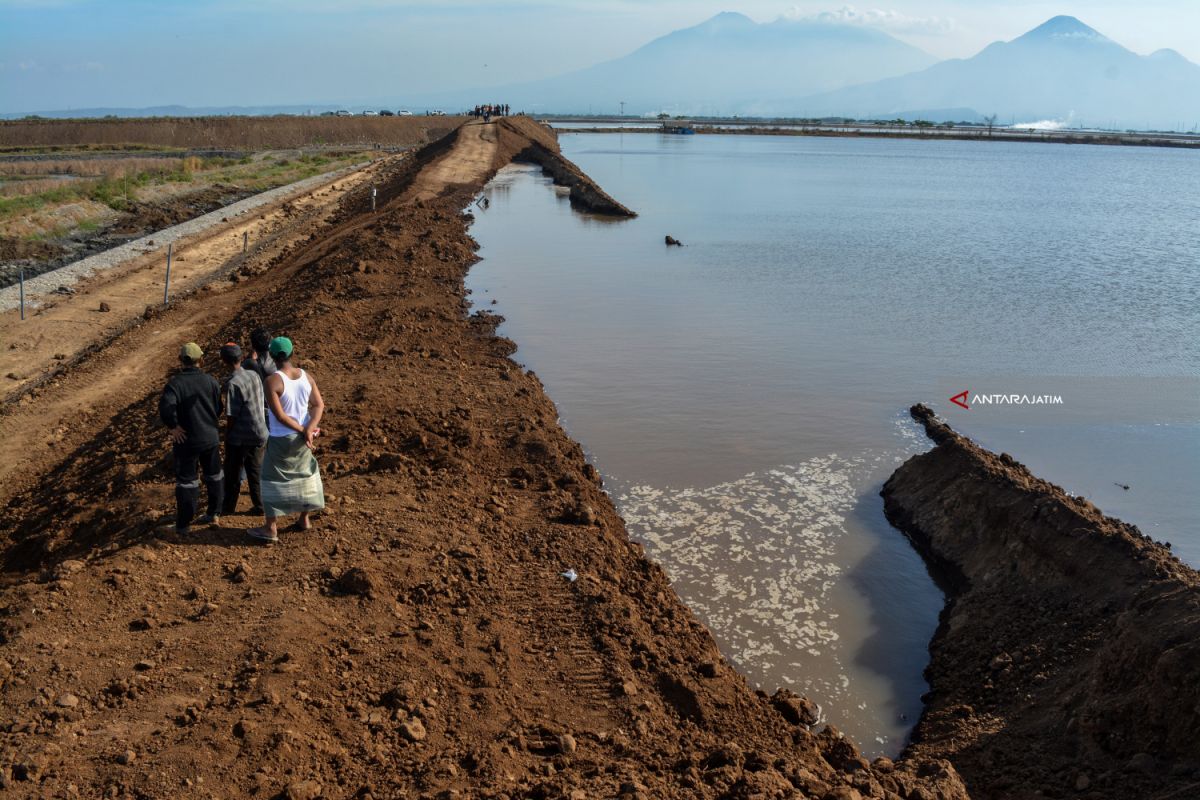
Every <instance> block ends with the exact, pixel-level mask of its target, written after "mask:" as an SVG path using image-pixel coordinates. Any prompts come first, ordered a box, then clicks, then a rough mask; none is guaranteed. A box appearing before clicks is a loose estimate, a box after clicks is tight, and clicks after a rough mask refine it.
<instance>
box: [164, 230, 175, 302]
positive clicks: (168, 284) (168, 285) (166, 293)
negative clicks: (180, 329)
mask: <svg viewBox="0 0 1200 800" xmlns="http://www.w3.org/2000/svg"><path fill="white" fill-rule="evenodd" d="M173 247H174V243H171V244H168V245H167V282H166V283H164V284H163V305H164V306H165V305H166V304H167V303H168V302H169V298H170V296H171V249H172V248H173Z"/></svg>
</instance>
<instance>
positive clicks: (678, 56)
mask: <svg viewBox="0 0 1200 800" xmlns="http://www.w3.org/2000/svg"><path fill="white" fill-rule="evenodd" d="M469 94H470V93H468V95H469ZM474 96H476V97H478V96H480V93H475V94H474ZM482 96H486V97H491V96H497V97H504V98H506V99H507V102H509V103H511V104H512V105H513V106H514V107H519V108H523V109H527V110H530V111H533V112H536V113H546V112H558V113H573V112H603V113H613V112H615V111H617V110H618V108H619V106H620V103H621V101H624V110H625V112H626V113H633V114H645V113H654V112H659V111H666V112H668V113H672V114H684V115H696V116H699V115H710V114H725V115H733V114H740V115H744V116H805V117H824V116H846V117H853V118H856V119H871V118H891V117H896V116H901V115H903V116H905V117H907V118H909V119H911V118H913V117H923V118H925V119H930V120H932V121H935V122H940V121H945V120H952V121H958V120H963V119H967V120H972V121H974V120H979V119H981V118H983V117H985V116H990V115H993V114H994V115H996V116H997V117H998V119H999V120H1000V121H1002V122H1004V123H1010V122H1015V123H1021V122H1035V121H1047V120H1056V121H1059V122H1060V123H1065V124H1072V125H1088V126H1104V127H1117V128H1126V127H1131V128H1139V129H1168V130H1189V129H1194V128H1195V127H1196V126H1197V124H1198V123H1200V66H1197V65H1196V64H1194V63H1192V62H1190V61H1188V60H1187V59H1186V58H1184V57H1183V56H1182V55H1180V54H1179V53H1177V52H1175V51H1174V50H1159V51H1157V52H1155V53H1152V54H1150V55H1147V56H1142V55H1138V54H1137V53H1134V52H1132V51H1130V50H1128V49H1126V48H1125V47H1122V46H1121V45H1120V44H1117V43H1116V42H1114V41H1113V40H1111V39H1109V38H1107V37H1106V36H1103V35H1102V34H1100V33H1099V32H1097V31H1096V30H1094V29H1093V28H1090V27H1089V26H1087V25H1085V24H1084V23H1082V22H1080V21H1079V20H1078V19H1076V18H1074V17H1069V16H1058V17H1054V18H1052V19H1050V20H1048V21H1047V22H1045V23H1043V24H1042V25H1039V26H1038V27H1037V28H1034V29H1033V30H1031V31H1029V32H1028V33H1026V34H1024V35H1023V36H1020V37H1018V38H1016V39H1014V40H1012V41H1010V42H995V43H993V44H990V45H988V46H987V47H986V48H984V49H983V50H982V51H980V52H979V53H978V54H977V55H975V56H973V57H971V58H966V59H950V60H947V61H941V62H938V61H937V60H936V59H935V58H934V57H933V56H931V55H929V54H928V53H925V52H923V51H921V50H919V49H917V48H915V47H912V46H911V45H908V44H905V43H904V42H901V41H899V40H898V39H896V38H894V37H892V36H889V35H888V34H886V33H884V32H882V31H879V30H876V29H872V28H868V27H864V26H861V25H851V24H839V23H832V22H823V21H803V20H789V19H780V20H777V21H775V22H770V23H762V24H760V23H756V22H754V21H753V20H751V19H750V18H748V17H746V16H744V15H742V14H736V13H730V12H726V13H723V14H718V15H717V16H715V17H713V18H712V19H710V20H708V21H706V22H704V23H701V24H700V25H696V26H694V27H691V28H685V29H683V30H679V31H675V32H674V33H671V34H668V35H666V36H663V37H660V38H658V39H655V40H654V41H652V42H650V43H649V44H646V45H645V46H643V47H641V48H639V49H638V50H635V51H634V52H632V53H630V54H629V55H627V56H625V57H623V58H619V59H616V60H613V61H608V62H605V63H603V64H598V65H596V66H594V67H590V68H588V69H584V70H580V71H577V72H572V73H569V74H566V75H562V76H559V77H555V78H550V79H546V80H541V81H534V82H530V83H523V84H515V85H509V86H504V87H500V88H498V89H492V90H488V91H486V92H483V93H482ZM455 99H457V98H455Z"/></svg>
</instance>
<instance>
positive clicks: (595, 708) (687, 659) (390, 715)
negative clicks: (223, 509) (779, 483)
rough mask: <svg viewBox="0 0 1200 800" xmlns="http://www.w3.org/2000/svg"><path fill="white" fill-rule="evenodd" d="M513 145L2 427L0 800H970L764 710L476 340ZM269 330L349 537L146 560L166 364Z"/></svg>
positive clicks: (417, 162) (164, 542)
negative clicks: (56, 799)
mask: <svg viewBox="0 0 1200 800" xmlns="http://www.w3.org/2000/svg"><path fill="white" fill-rule="evenodd" d="M497 132H498V133H499V134H500V136H499V137H498V139H497V142H498V144H494V143H493V142H492V141H491V140H490V139H489V134H488V133H487V131H486V130H479V129H477V128H476V127H468V128H467V129H466V130H464V131H463V133H462V134H461V136H458V137H451V138H449V139H447V140H445V141H443V142H439V143H437V144H435V145H432V146H431V147H429V148H427V149H426V150H425V151H423V153H422V154H421V155H420V156H418V157H417V158H415V159H413V160H412V161H411V162H403V163H400V164H397V165H395V166H394V168H393V170H392V172H391V173H390V174H388V175H386V176H382V178H381V182H382V186H383V189H382V190H381V192H380V195H381V198H382V199H383V206H382V208H381V209H380V211H379V213H377V214H370V213H369V212H368V211H367V209H368V208H369V201H367V199H366V197H365V195H364V194H363V193H362V192H358V193H356V194H352V195H351V196H350V197H348V198H346V199H344V200H343V202H342V203H341V207H340V209H339V211H337V212H336V213H334V214H331V215H330V220H331V221H330V222H329V223H327V224H324V225H322V224H320V223H319V222H314V223H313V224H312V225H311V226H307V227H303V230H302V232H306V233H309V234H311V235H310V237H309V239H308V240H306V241H304V242H302V243H297V244H296V245H294V246H293V247H292V248H291V249H290V250H288V251H283V252H281V253H280V255H279V256H277V257H276V258H275V259H274V263H272V264H270V265H269V266H268V267H267V268H266V269H265V270H264V271H262V272H261V273H258V274H254V275H249V276H247V277H246V278H245V280H241V281H238V282H237V283H233V284H231V285H230V286H229V287H228V289H226V290H225V291H222V292H220V293H216V294H203V293H200V294H197V295H195V296H193V297H191V298H188V299H185V300H182V301H181V302H180V303H178V304H175V305H173V306H172V307H171V308H169V309H167V310H166V311H165V312H163V313H162V314H160V315H156V316H153V317H152V318H151V319H149V320H146V321H144V322H143V323H142V324H141V325H139V326H138V327H136V328H133V329H131V330H130V331H128V332H126V333H123V334H120V335H118V336H117V337H115V338H114V339H113V340H112V341H111V342H109V343H108V344H107V345H105V346H104V347H103V348H102V349H99V350H98V351H96V352H94V353H93V354H92V355H90V356H89V357H88V358H87V359H86V360H85V361H83V362H81V363H80V364H79V365H78V366H76V367H74V368H72V369H70V370H68V371H66V372H65V373H64V374H63V375H62V376H61V377H60V378H58V379H56V380H55V381H53V382H51V383H49V384H48V385H46V386H44V387H43V388H41V389H39V390H38V392H37V393H36V395H31V396H29V397H28V398H27V399H24V400H22V401H21V402H20V403H17V404H15V405H13V404H9V405H8V407H7V409H6V413H5V415H4V416H3V417H2V418H0V448H2V450H0V462H8V461H9V460H16V461H17V462H18V463H19V465H20V466H19V468H18V469H15V470H12V471H10V472H9V474H8V476H7V477H6V478H5V479H4V481H3V484H2V485H0V502H3V504H4V505H3V507H2V512H3V513H0V568H2V570H3V571H2V573H0V611H2V614H0V708H2V709H3V712H4V713H3V718H4V723H3V725H2V726H0V784H2V785H3V786H4V787H6V789H7V793H8V796H13V797H48V796H75V795H77V796H81V797H100V796H116V797H120V796H127V797H155V798H158V797H163V798H166V797H171V798H176V797H204V798H224V797H264V798H268V797H284V798H298V797H310V798H311V797H317V796H320V797H323V798H351V797H355V798H367V797H372V798H384V797H387V798H392V797H395V798H400V797H429V798H433V797H456V796H457V797H492V798H516V797H521V798H528V797H537V798H559V797H564V798H567V797H569V798H591V797H626V798H647V799H648V798H662V797H667V798H672V797H678V798H685V797H686V798H694V797H701V798H716V797H727V798H752V797H753V798H784V797H811V798H822V799H823V800H839V799H840V800H847V799H849V800H853V798H859V797H876V798H893V799H894V798H930V797H939V798H948V799H949V800H958V799H959V798H965V797H966V793H965V791H964V790H963V788H962V786H961V784H960V782H959V781H958V778H957V777H956V775H955V773H954V772H953V770H952V769H951V768H950V767H949V766H948V765H947V764H946V763H944V762H941V761H938V760H926V761H922V762H920V763H916V762H913V763H903V764H900V765H893V764H891V763H890V762H888V761H886V760H880V761H878V762H876V763H875V764H874V765H868V764H867V763H866V762H865V761H863V760H862V759H861V758H860V757H859V756H858V754H857V752H856V751H855V749H854V748H853V746H852V745H851V744H850V743H848V742H846V741H844V740H842V739H841V738H840V736H839V735H838V734H837V733H836V732H835V731H832V730H828V731H825V732H822V733H818V732H815V731H810V730H809V729H808V727H807V726H806V724H805V721H806V719H808V716H807V714H808V711H809V709H808V708H807V707H806V705H805V703H804V702H803V701H802V700H800V699H798V698H792V697H790V696H787V695H778V696H776V697H774V698H773V699H772V698H768V697H766V696H765V695H759V694H756V693H755V692H753V691H752V690H751V689H750V688H749V687H748V686H747V684H746V682H745V680H744V679H743V678H742V677H741V676H740V675H739V674H738V673H737V672H736V671H735V670H734V669H733V668H731V667H730V666H729V665H728V664H726V663H725V662H724V661H723V659H722V658H721V656H720V653H719V652H718V650H717V647H716V645H715V644H714V642H713V640H712V638H711V636H710V635H709V634H708V632H707V631H706V630H705V629H704V627H703V626H702V625H700V624H699V623H698V622H697V621H696V619H695V618H694V617H693V616H692V614H691V613H690V612H689V611H688V610H687V608H685V607H684V606H683V605H682V604H681V603H680V601H679V600H678V598H677V597H676V596H675V594H674V592H673V591H672V589H671V587H670V584H669V582H668V580H667V578H666V576H665V575H664V574H663V572H662V570H661V569H660V568H659V567H657V566H656V565H655V564H653V563H651V562H649V561H648V560H646V559H645V557H644V556H643V554H642V551H641V548H640V547H639V546H637V545H635V544H632V543H631V542H630V541H629V539H628V537H627V535H626V532H625V530H624V526H623V524H622V522H621V520H620V518H619V517H618V516H617V515H616V513H615V511H614V510H613V507H612V504H611V502H610V501H609V499H608V497H607V495H605V494H604V492H603V490H602V488H601V486H600V481H599V477H598V476H597V474H596V471H595V470H594V469H593V468H592V467H591V466H590V465H589V464H588V463H587V462H586V460H585V458H584V455H583V452H582V450H581V448H580V447H579V445H578V444H576V443H575V442H572V441H571V440H570V439H569V438H568V437H567V436H566V435H565V434H564V432H563V431H562V429H561V428H560V427H559V426H558V424H557V421H556V420H557V412H556V410H555V408H554V405H553V404H552V403H551V402H550V400H549V399H548V398H547V397H546V395H545V393H544V392H543V390H542V387H541V385H540V384H539V382H538V381H537V379H536V377H535V376H533V375H532V374H529V373H525V372H523V371H522V370H521V369H520V368H519V367H518V366H517V365H516V364H514V363H513V362H512V361H511V360H510V359H509V358H508V356H509V354H511V353H512V352H513V350H514V345H513V344H512V343H511V342H509V341H507V340H504V339H501V338H497V337H496V336H495V335H494V326H495V324H496V319H495V318H494V317H490V316H488V315H487V314H484V313H479V314H473V315H468V313H467V312H468V311H469V309H468V307H467V304H466V301H465V295H464V287H463V277H464V275H465V274H466V271H467V269H468V268H469V266H470V264H471V263H472V262H473V260H474V258H475V256H474V250H473V242H472V240H471V239H470V237H469V235H468V230H467V226H468V224H469V218H468V217H467V216H465V215H464V214H463V213H462V209H463V208H464V207H465V205H466V203H468V202H469V200H470V199H471V197H472V195H473V193H474V192H476V191H477V190H478V189H479V188H480V186H481V183H482V181H484V180H486V179H487V178H488V177H490V175H491V174H493V173H494V171H495V170H496V169H498V168H499V167H500V166H501V165H503V164H504V163H507V161H508V159H510V158H512V157H513V156H514V155H515V154H516V153H517V152H518V151H520V150H522V149H524V148H526V147H528V146H529V145H530V142H534V141H536V142H538V143H539V145H540V146H542V147H546V148H553V147H556V145H555V143H554V140H553V136H552V135H551V134H549V133H548V132H547V131H545V130H544V129H542V128H540V127H538V126H536V125H534V124H533V123H532V122H530V121H528V120H519V119H517V120H503V121H501V123H500V124H499V126H498V128H497ZM460 148H461V149H460ZM486 152H491V153H492V156H491V161H490V162H489V163H488V165H487V167H486V169H483V170H482V172H480V165H481V164H482V163H483V155H482V154H483V153H486ZM427 170H437V171H438V173H437V174H439V175H442V176H443V178H441V179H442V180H444V179H449V180H451V181H452V182H453V183H455V184H459V183H460V181H461V184H460V185H458V186H457V188H455V187H454V186H453V185H452V186H451V187H450V190H449V191H442V190H439V189H438V188H437V183H436V182H435V181H433V180H432V179H429V177H428V175H429V174H430V173H428V172H427ZM422 176H424V177H422ZM445 176H451V177H450V178H446V177H445ZM414 192H415V195H414V194H413V193H414ZM429 192H432V195H430V194H428V193H429ZM259 324H264V325H267V326H269V327H271V328H272V329H274V330H276V331H279V332H283V333H286V334H287V335H289V336H290V337H291V338H292V339H293V340H294V341H295V342H296V345H297V353H298V356H299V359H300V363H301V364H302V365H303V366H304V367H305V368H306V369H309V370H311V371H312V373H313V374H314V376H316V377H317V378H318V380H319V381H320V383H321V386H322V389H323V393H324V394H325V397H326V402H327V404H328V409H327V415H326V421H325V423H324V424H323V428H324V429H325V432H326V435H325V436H324V437H323V438H322V439H321V445H320V448H319V451H318V457H319V460H320V462H321V465H322V469H323V473H324V476H325V486H326V497H327V499H328V501H329V508H328V509H327V510H326V512H325V513H324V514H322V515H320V517H319V519H318V523H317V525H316V526H315V527H314V529H313V530H312V531H310V532H307V533H298V532H288V533H285V534H284V538H283V542H282V543H281V544H280V545H279V546H277V547H274V548H263V547H260V546H255V545H252V544H249V543H248V541H247V539H246V537H245V536H244V531H245V529H246V528H247V527H248V526H250V525H252V524H255V523H256V522H257V520H254V519H252V518H250V517H248V516H246V515H242V514H238V515H233V516H230V517H227V518H225V519H223V520H222V523H221V526H220V527H219V528H214V529H207V530H196V531H195V532H194V533H193V534H191V535H189V536H187V537H182V538H179V537H176V536H175V535H174V534H173V533H170V534H166V535H161V534H156V532H155V523H156V522H157V521H158V520H159V519H162V518H167V519H169V514H170V510H171V506H172V501H171V482H170V478H169V471H168V468H169V459H168V457H167V449H166V445H165V440H164V434H163V430H162V428H161V427H160V426H159V425H158V424H157V422H156V421H155V419H154V409H155V403H156V398H157V393H158V391H159V388H160V387H161V385H162V382H163V381H164V380H165V378H166V376H167V375H168V374H169V373H170V370H171V369H172V364H173V362H174V359H175V353H176V352H177V348H178V345H179V343H181V342H182V341H186V340H188V339H194V340H196V341H198V342H200V343H202V344H203V346H204V347H205V348H206V349H207V352H208V353H210V354H212V353H214V352H215V350H216V347H217V346H218V345H219V344H220V343H221V342H223V341H225V340H226V339H229V338H236V339H241V340H243V341H244V339H245V334H246V332H247V331H248V330H249V329H250V328H251V327H254V326H255V325H259ZM205 366H206V367H208V368H209V369H214V368H215V364H214V362H213V360H212V358H211V355H210V357H209V359H208V360H207V363H206V365H205ZM52 418H57V419H61V420H62V423H61V424H60V425H58V426H57V428H56V429H54V430H53V436H54V437H55V439H56V441H55V444H54V446H53V447H52V448H48V449H46V450H36V451H31V450H30V449H29V443H30V442H32V441H33V440H34V438H36V437H35V436H33V435H25V434H22V433H21V431H22V429H24V428H25V427H26V426H31V427H34V428H35V429H38V430H40V431H41V432H42V433H50V432H51V431H50V430H49V429H48V427H47V426H46V425H45V424H43V423H41V420H44V419H52ZM21 436H25V438H23V439H22V438H20V437H21ZM242 502H243V506H242V507H243V508H245V507H246V505H245V504H246V500H245V498H243V501H242ZM568 570H571V571H572V573H568V575H570V574H573V575H575V576H577V577H575V578H574V579H571V578H570V577H568V576H564V574H563V573H565V572H567V571H568ZM918 773H919V774H918Z"/></svg>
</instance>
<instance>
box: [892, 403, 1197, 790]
mask: <svg viewBox="0 0 1200 800" xmlns="http://www.w3.org/2000/svg"><path fill="white" fill-rule="evenodd" d="M913 416H914V417H916V418H917V419H918V420H920V421H921V422H923V423H924V424H925V426H926V430H927V431H928V432H929V435H930V437H931V438H932V439H933V440H934V441H935V442H936V443H937V446H936V447H934V449H933V450H932V451H930V452H928V453H925V454H923V455H919V456H916V457H914V458H912V459H910V460H909V461H908V462H907V463H905V464H904V465H902V466H901V467H900V468H899V469H898V470H897V471H896V473H895V474H894V475H893V476H892V478H891V479H890V480H889V481H888V482H887V484H886V485H885V486H884V489H883V496H884V501H885V511H886V513H887V515H888V518H889V519H890V520H892V522H893V524H895V525H896V526H897V527H899V528H900V529H901V530H903V531H905V532H906V533H907V534H908V536H909V537H910V539H911V540H912V541H913V543H914V545H916V547H917V549H918V550H919V551H920V552H921V554H922V555H923V556H924V557H925V559H926V560H927V562H928V563H929V564H930V566H931V568H932V570H933V572H934V574H935V577H937V578H938V579H939V582H940V583H941V584H942V586H943V587H944V588H945V590H946V592H947V594H948V599H949V604H948V605H947V607H946V610H945V611H944V612H943V614H942V619H941V625H940V627H939V630H938V632H937V635H936V636H935V638H934V641H933V643H932V644H931V646H930V650H931V653H932V661H931V663H930V666H929V668H928V671H927V678H928V679H929V682H930V687H931V691H930V693H929V695H928V696H927V698H926V700H927V706H926V711H925V714H924V715H923V716H922V718H921V721H920V723H919V725H918V726H917V729H916V731H915V734H914V744H913V745H912V746H911V747H910V748H909V750H908V755H909V756H910V757H915V758H922V757H927V756H929V755H932V754H937V755H938V756H939V757H946V758H950V759H951V761H953V763H954V765H955V767H956V768H957V769H958V770H959V772H960V773H961V774H962V776H963V779H964V780H965V781H966V783H967V786H968V788H969V789H970V791H971V796H972V797H976V798H1026V797H1038V796H1042V797H1082V798H1113V800H1116V799H1117V798H1159V799H1161V800H1167V798H1179V799H1180V800H1182V798H1193V797H1200V683H1198V682H1197V681H1196V676H1197V675H1198V674H1200V591H1198V589H1200V575H1198V574H1197V573H1196V572H1195V571H1193V570H1192V569H1189V568H1188V567H1186V566H1184V565H1183V564H1181V563H1180V562H1179V561H1178V559H1176V558H1175V557H1174V556H1173V555H1172V554H1171V551H1170V546H1169V545H1162V544H1158V543H1156V542H1154V541H1152V540H1151V539H1149V538H1148V537H1146V536H1144V535H1142V534H1141V533H1140V532H1139V531H1138V529H1137V528H1135V527H1134V526H1132V525H1128V524H1126V523H1123V522H1121V521H1119V520H1116V519H1112V518H1111V517H1106V516H1104V515H1103V514H1102V513H1101V512H1100V511H1099V509H1097V508H1096V507H1095V506H1093V505H1092V504H1091V503H1089V502H1087V501H1086V500H1083V499H1081V498H1077V497H1072V496H1070V495H1069V494H1067V493H1065V492H1064V491H1063V490H1062V489H1060V488H1059V487H1057V486H1054V485H1053V484H1050V483H1047V482H1045V481H1042V480H1039V479H1038V478H1036V477H1034V476H1033V475H1031V474H1030V473H1029V471H1028V470H1027V469H1026V468H1025V467H1023V466H1021V465H1020V464H1018V463H1017V462H1016V461H1014V460H1013V459H1012V458H1011V457H1010V456H1008V455H1006V454H1001V455H995V454H994V453H990V452H988V451H986V450H983V449H982V448H980V447H978V446H976V445H975V444H974V443H972V442H971V441H970V440H968V439H966V438H965V437H962V436H960V435H958V434H957V433H955V432H954V431H952V430H950V428H949V427H948V426H946V425H945V424H943V423H941V422H939V421H938V420H936V419H935V418H934V416H933V414H932V412H930V411H929V409H927V408H925V407H924V406H916V407H914V409H913Z"/></svg>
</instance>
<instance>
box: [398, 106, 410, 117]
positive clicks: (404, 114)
mask: <svg viewBox="0 0 1200 800" xmlns="http://www.w3.org/2000/svg"><path fill="white" fill-rule="evenodd" d="M396 116H397V117H411V116H412V112H411V111H409V110H408V109H407V108H402V109H400V110H399V111H397V112H396Z"/></svg>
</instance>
